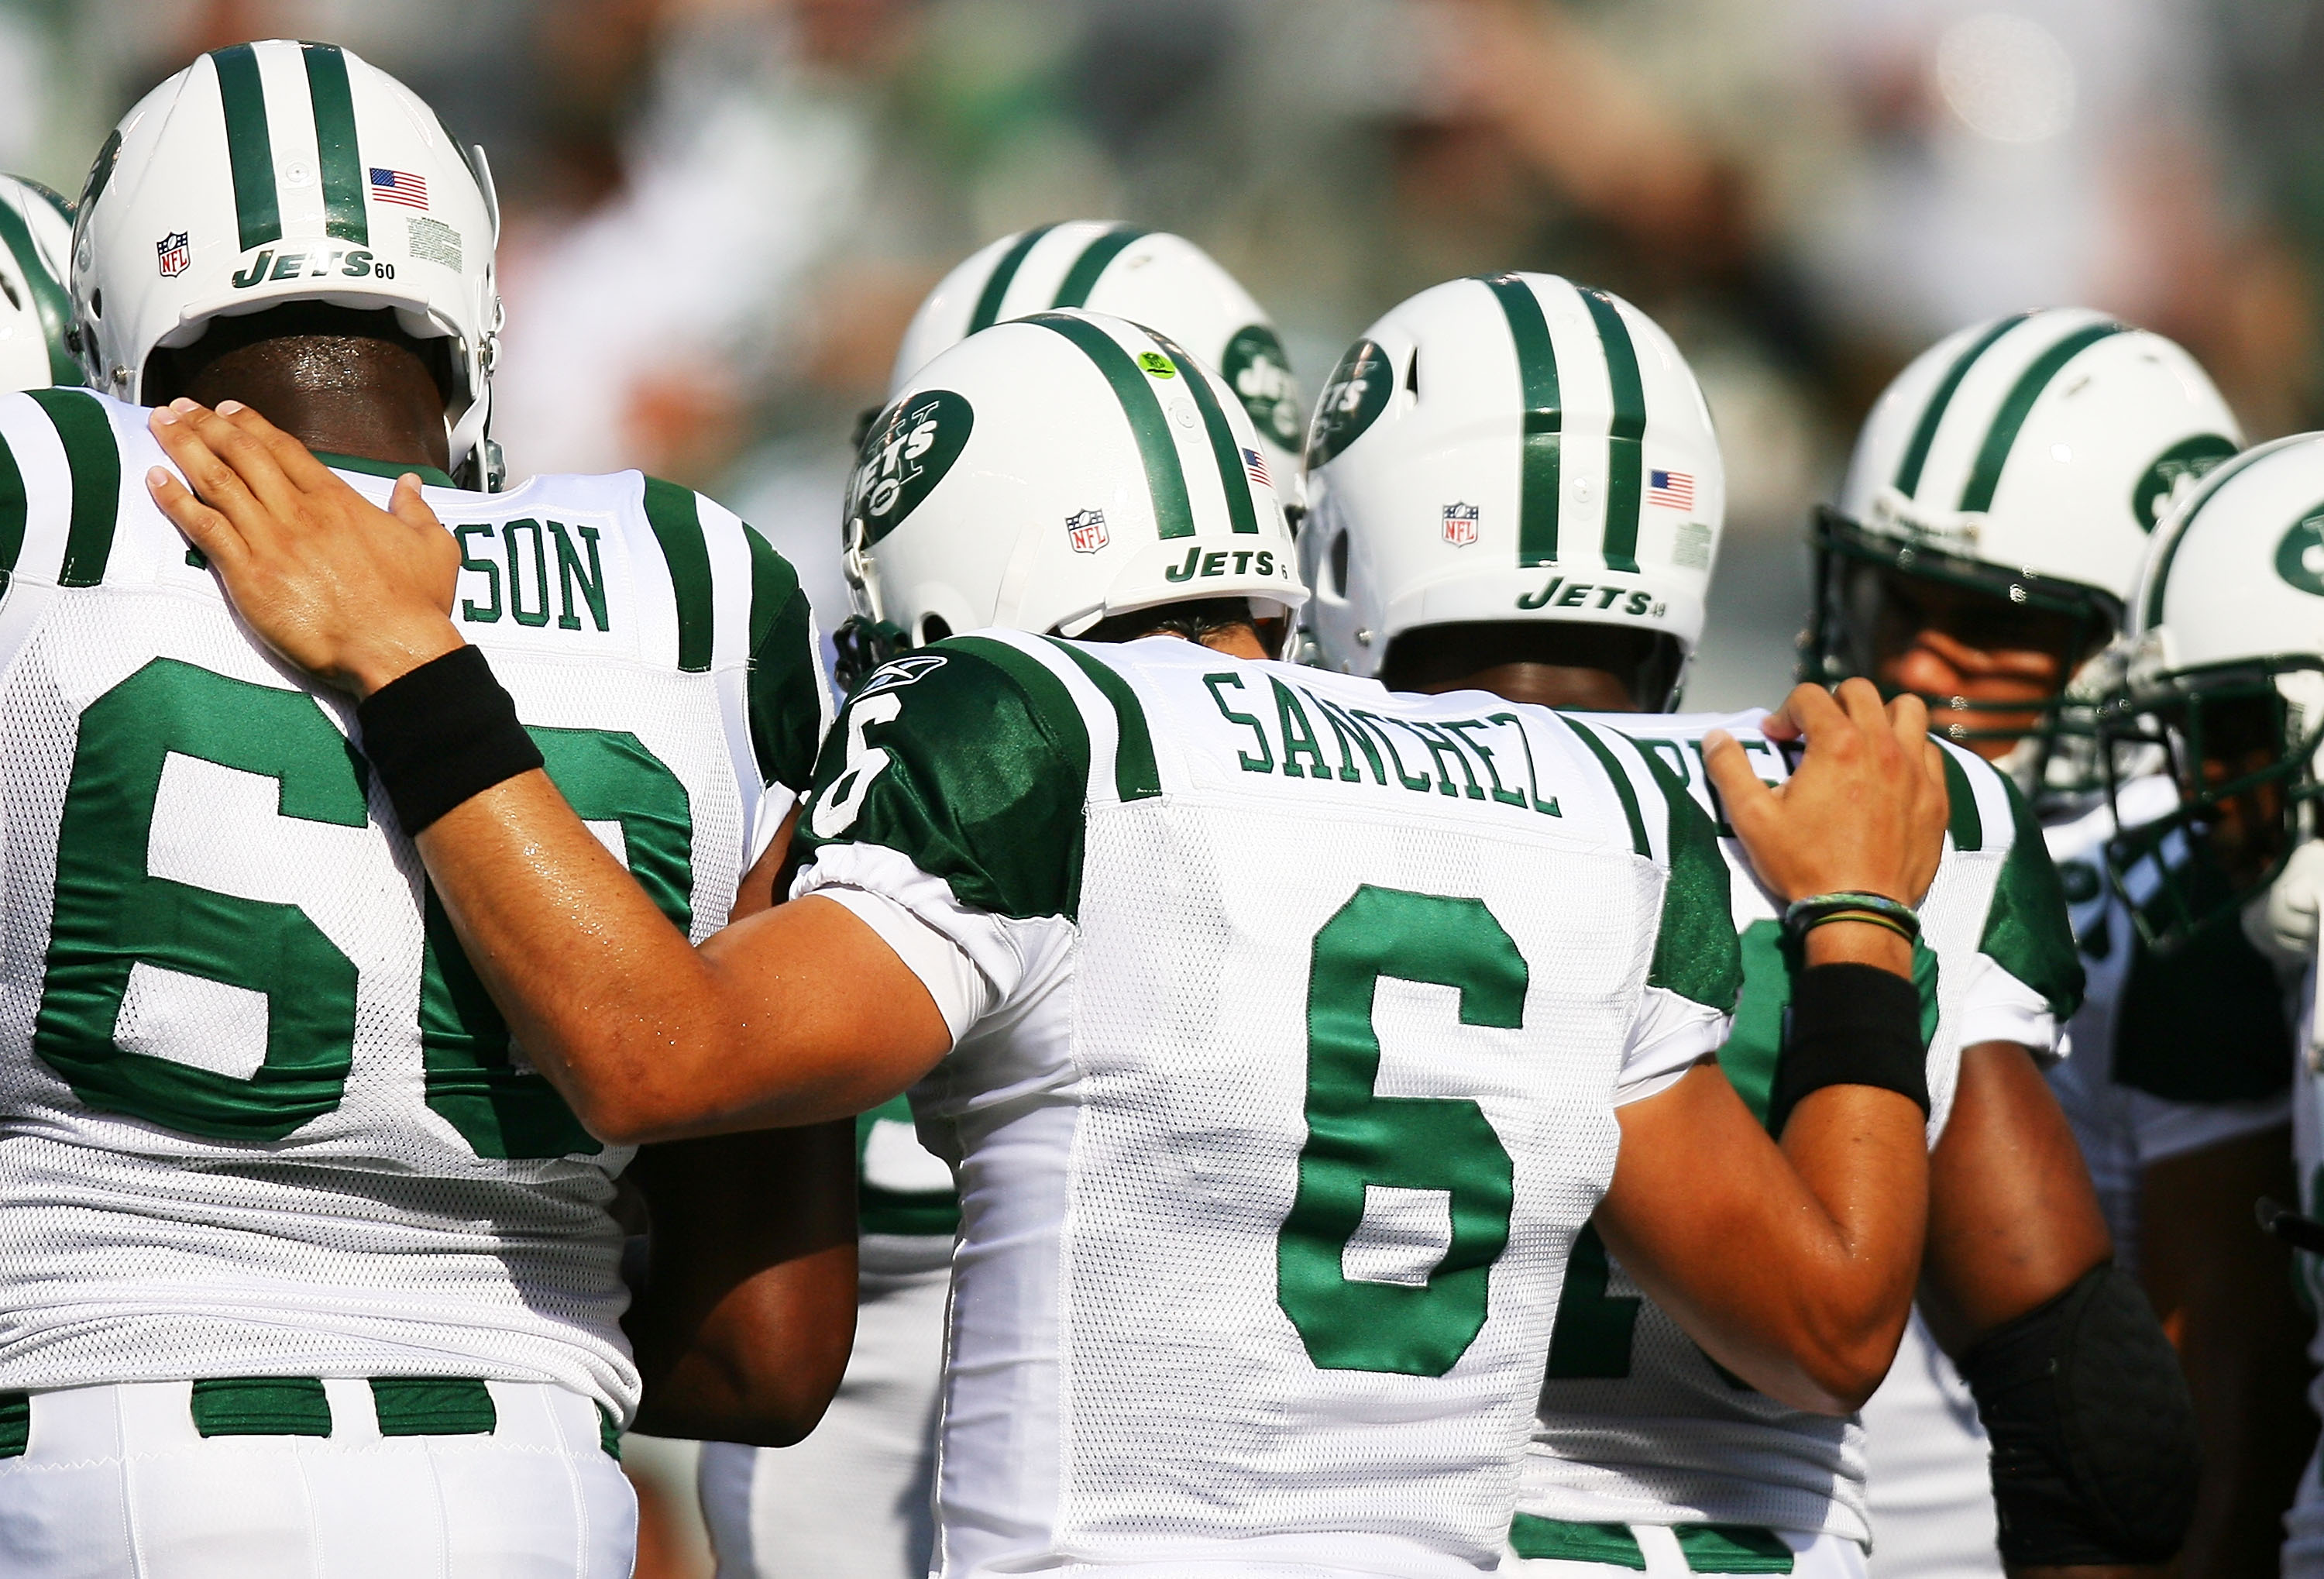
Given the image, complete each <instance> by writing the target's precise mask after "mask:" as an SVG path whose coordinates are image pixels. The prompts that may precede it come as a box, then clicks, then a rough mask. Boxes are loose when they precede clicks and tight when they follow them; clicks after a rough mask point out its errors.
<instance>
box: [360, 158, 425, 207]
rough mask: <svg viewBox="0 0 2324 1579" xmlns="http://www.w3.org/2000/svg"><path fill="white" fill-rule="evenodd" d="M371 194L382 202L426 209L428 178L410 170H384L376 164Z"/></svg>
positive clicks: (373, 169) (372, 177)
mask: <svg viewBox="0 0 2324 1579" xmlns="http://www.w3.org/2000/svg"><path fill="white" fill-rule="evenodd" d="M371 195H372V197H373V198H374V199H376V200H378V201H379V202H382V203H401V204H402V205H403V206H404V207H405V208H422V209H424V208H427V207H428V178H427V177H426V176H424V175H414V174H413V173H412V172H411V171H408V170H382V169H380V167H379V166H377V165H375V164H374V165H373V166H372V167H371Z"/></svg>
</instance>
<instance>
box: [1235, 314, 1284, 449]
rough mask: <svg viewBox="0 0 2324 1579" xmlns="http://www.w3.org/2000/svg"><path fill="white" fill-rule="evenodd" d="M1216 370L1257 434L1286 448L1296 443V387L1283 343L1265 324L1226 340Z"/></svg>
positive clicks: (1245, 330)
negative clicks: (1240, 404)
mask: <svg viewBox="0 0 2324 1579" xmlns="http://www.w3.org/2000/svg"><path fill="white" fill-rule="evenodd" d="M1219 371H1220V372H1222V373H1223V374H1226V380H1227V387H1229V388H1230V389H1231V390H1233V391H1234V392H1235V397H1236V398H1237V399H1238V400H1240V401H1241V402H1242V409H1243V410H1244V411H1249V412H1250V421H1251V426H1252V427H1254V428H1257V429H1259V437H1260V438H1262V439H1273V440H1274V441H1275V442H1276V443H1277V444H1279V445H1281V446H1282V447H1283V448H1286V449H1296V448H1298V446H1299V386H1298V384H1297V383H1296V382H1294V381H1293V379H1292V376H1291V358H1290V357H1288V356H1285V355H1284V354H1283V342H1282V341H1281V340H1279V339H1277V338H1276V337H1275V331H1274V330H1273V329H1271V328H1268V327H1267V326H1266V325H1265V324H1252V325H1251V326H1250V328H1246V329H1242V330H1240V331H1238V332H1237V333H1236V335H1235V337H1234V338H1233V339H1231V340H1229V341H1228V342H1227V348H1226V354H1225V356H1224V357H1223V358H1222V362H1221V365H1220V368H1219Z"/></svg>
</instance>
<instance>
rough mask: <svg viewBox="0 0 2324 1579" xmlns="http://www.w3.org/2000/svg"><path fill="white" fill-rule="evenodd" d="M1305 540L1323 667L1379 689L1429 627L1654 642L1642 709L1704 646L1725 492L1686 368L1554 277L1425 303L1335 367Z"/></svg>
mask: <svg viewBox="0 0 2324 1579" xmlns="http://www.w3.org/2000/svg"><path fill="white" fill-rule="evenodd" d="M1307 470H1308V488H1309V499H1310V507H1311V511H1312V513H1311V515H1310V518H1309V521H1308V524H1307V527H1306V529H1305V532H1304V533H1303V534H1302V536H1301V540H1300V541H1301V553H1302V564H1303V568H1305V570H1306V572H1307V576H1308V578H1309V580H1310V583H1311V584H1312V586H1314V601H1313V602H1311V603H1310V604H1309V605H1308V606H1307V610H1306V613H1305V615H1304V616H1303V623H1305V625H1306V627H1307V629H1308V632H1309V633H1310V635H1311V636H1312V639H1313V641H1314V644H1315V648H1316V651H1315V654H1314V656H1315V658H1316V660H1317V661H1319V662H1320V663H1321V664H1322V665H1323V667H1325V668H1329V669H1340V670H1342V671H1343V672H1345V673H1349V674H1362V675H1377V674H1379V672H1380V670H1381V669H1382V667H1383V666H1384V665H1385V663H1386V662H1387V660H1388V653H1389V651H1390V650H1391V648H1393V646H1394V645H1395V643H1396V642H1397V640H1398V639H1400V638H1402V637H1403V636H1405V635H1406V633H1409V632H1413V631H1416V630H1418V629H1420V628H1422V627H1425V626H1442V625H1454V624H1479V623H1508V622H1515V621H1537V622H1547V623H1565V624H1572V623H1591V624H1600V625H1609V626H1615V627H1618V628H1621V629H1625V630H1631V631H1638V632H1644V633H1651V634H1652V635H1654V636H1655V637H1656V638H1658V639H1659V640H1658V641H1657V642H1655V651H1656V652H1657V654H1658V656H1657V657H1656V658H1655V660H1653V661H1652V666H1651V667H1652V677H1651V679H1644V680H1642V687H1643V689H1644V690H1645V691H1646V692H1648V693H1650V694H1649V695H1646V696H1645V697H1642V701H1643V702H1644V703H1645V705H1646V706H1650V707H1666V706H1670V705H1671V704H1672V703H1673V701H1674V698H1675V697H1676V695H1677V690H1678V687H1679V684H1680V681H1681V679H1682V677H1683V670H1684V667H1685V663H1686V660H1687V659H1688V658H1689V657H1691V656H1692V653H1693V651H1694V648H1695V644H1696V643H1697V642H1700V641H1701V637H1702V623H1703V598H1704V595H1705V594H1706V593H1707V592H1708V590H1709V589H1710V585H1711V564H1712V561H1713V560H1714V559H1716V558H1717V555H1718V549H1719V533H1720V527H1721V526H1722V524H1723V523H1724V522H1725V519H1726V509H1727V485H1726V473H1725V470H1724V468H1723V467H1722V466H1721V465H1720V457H1719V440H1718V437H1717V435H1716V434H1714V433H1713V432H1712V430H1711V411H1710V408H1709V407H1708V406H1706V405H1705V404H1704V403H1703V399H1702V391H1701V388H1699V387H1698V386H1697V385H1696V383H1695V380H1694V374H1693V372H1692V369H1690V368H1689V367H1688V366H1687V365H1686V359H1685V358H1684V357H1683V356H1680V355H1679V353H1678V348H1677V346H1674V345H1673V344H1672V343H1671V339H1670V337H1669V336H1668V335H1666V334H1665V333H1664V332H1663V331H1662V329H1661V328H1660V327H1659V326H1657V325H1656V324H1655V322H1654V320H1653V319H1649V318H1647V317H1646V314H1644V313H1642V312H1640V311H1639V310H1638V309H1637V308H1635V307H1632V306H1631V305H1630V304H1629V303H1628V302H1627V301H1624V300H1621V298H1619V297H1618V296H1614V295H1611V294H1609V292H1606V291H1596V290H1591V289H1590V288H1588V287H1586V286H1579V285H1575V284H1573V283H1572V282H1569V281H1566V280H1563V279H1560V278H1558V277H1557V276H1556V275H1554V274H1522V273H1505V274H1489V275H1484V276H1481V277H1479V278H1476V279H1470V280H1455V281H1452V282H1448V283H1446V284H1443V285H1438V286H1434V287H1433V288H1431V289H1429V290H1426V291H1422V292H1421V293H1420V294H1419V295H1417V296H1415V297H1413V298H1412V299H1411V300H1408V301H1406V302H1404V303H1403V304H1402V305H1400V306H1398V307H1397V308H1395V309H1392V310H1391V311H1390V312H1389V313H1388V316H1387V317H1385V318H1383V319H1380V320H1379V322H1378V323H1376V324H1374V325H1373V326H1372V327H1371V328H1370V329H1369V331H1367V332H1366V334H1365V336H1364V337H1363V338H1362V339H1360V340H1358V341H1357V342H1356V343H1355V344H1354V345H1353V346H1351V347H1350V348H1349V350H1348V353H1347V355H1346V356H1342V358H1341V359H1340V365H1339V366H1338V367H1337V368H1336V369H1334V370H1333V374H1332V378H1331V382H1330V383H1327V384H1326V385H1325V386H1324V388H1323V397H1322V399H1321V400H1320V401H1319V402H1317V404H1316V408H1315V420H1314V427H1313V428H1312V429H1311V430H1310V432H1309V435H1308V440H1307Z"/></svg>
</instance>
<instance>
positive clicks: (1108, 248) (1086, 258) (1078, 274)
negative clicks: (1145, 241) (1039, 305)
mask: <svg viewBox="0 0 2324 1579" xmlns="http://www.w3.org/2000/svg"><path fill="white" fill-rule="evenodd" d="M1146 234H1147V233H1146V232H1145V231H1143V230H1136V229H1132V228H1131V227H1130V226H1127V225H1118V226H1114V227H1113V228H1112V229H1111V230H1109V231H1107V232H1106V233H1105V234H1104V235H1101V236H1099V237H1098V238H1097V239H1096V240H1095V241H1093V242H1091V243H1090V244H1089V245H1087V246H1085V247H1084V248H1082V255H1081V256H1079V257H1077V258H1075V259H1074V266H1073V267H1072V268H1070V269H1067V270H1066V271H1065V283H1064V284H1062V285H1060V286H1058V287H1057V299H1056V300H1055V301H1052V302H1051V303H1049V305H1050V306H1051V307H1087V306H1088V305H1089V299H1090V292H1091V291H1094V290H1096V289H1097V277H1098V276H1099V275H1100V274H1102V273H1104V272H1105V266H1106V265H1107V264H1108V263H1111V262H1113V260H1114V259H1116V258H1118V257H1120V255H1121V254H1122V250H1123V249H1124V248H1126V247H1127V246H1129V245H1130V243H1131V242H1133V241H1136V240H1137V239H1138V238H1139V236H1141V235H1146Z"/></svg>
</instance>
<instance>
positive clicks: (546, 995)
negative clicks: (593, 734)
mask: <svg viewBox="0 0 2324 1579" xmlns="http://www.w3.org/2000/svg"><path fill="white" fill-rule="evenodd" d="M419 845H420V856H421V858H422V859H423V860H424V861H425V862H426V863H427V865H428V873H429V879H430V880H431V881H432V882H434V884H435V886H436V889H437V891H438V894H439V895H440V896H441V897H442V899H443V901H444V908H445V910H446V912H447V915H449V917H450V918H451V920H452V924H453V927H454V928H455V929H456V930H457V932H458V934H459V937H460V943H461V946H462V947H463V948H464V949H465V950H466V953H467V955H468V958H469V960H470V961H471V963H473V964H474V965H475V967H476V971H477V974H479V975H480V976H481V977H482V978H483V980H484V985H485V987H486V989H487V990H488V991H489V992H490V993H492V996H493V1002H494V1003H496V1004H497V1005H498V1006H499V1008H500V1010H501V1012H502V1013H503V1015H504V1016H506V1017H507V1019H508V1021H509V1026H510V1029H511V1030H512V1032H513V1033H514V1035H515V1037H516V1039H517V1040H518V1041H519V1042H521V1044H522V1045H523V1047H524V1048H525V1051H526V1053H527V1054H528V1055H529V1056H530V1057H531V1058H532V1060H533V1062H534V1065H535V1066H536V1067H538V1068H539V1070H540V1072H541V1073H542V1074H543V1075H545V1076H547V1077H548V1078H549V1081H550V1082H551V1083H552V1084H553V1085H556V1086H557V1088H558V1092H559V1094H562V1095H563V1096H564V1098H565V1100H566V1102H567V1103H568V1104H569V1105H570V1106H571V1107H572V1108H573V1111H574V1113H575V1114H576V1116H577V1117H578V1118H579V1119H580V1120H581V1122H583V1123H584V1124H586V1125H587V1126H588V1128H589V1130H590V1131H591V1132H592V1133H594V1134H596V1135H597V1136H599V1137H600V1138H601V1139H604V1140H612V1141H615V1142H617V1143H621V1142H634V1141H639V1140H660V1139H669V1138H674V1137H675V1136H677V1135H680V1134H685V1133H702V1132H709V1131H708V1130H707V1129H705V1128H703V1127H700V1126H697V1125H693V1124H684V1123H679V1122H675V1121H676V1119H677V1116H678V1114H680V1113H684V1114H687V1115H688V1116H700V1111H701V1110H707V1112H709V1113H716V1112H718V1111H719V1110H720V1109H721V1108H722V1106H724V1105H725V1104H723V1103H721V1102H720V1100H719V1097H720V1082H719V1080H718V1077H717V1073H716V1072H717V1071H718V1070H719V1069H721V1068H725V1069H729V1070H731V1069H733V1067H735V1060H734V1059H733V1057H732V1056H731V1055H732V1053H733V1050H734V1049H733V1026H732V1021H731V1020H730V1018H729V1017H728V1015H727V1014H726V1012H725V1006H724V994H723V993H722V992H721V986H722V983H721V982H720V981H719V980H718V977H717V974H716V973H715V971H713V970H712V969H711V968H710V967H709V966H708V965H706V964H705V962H704V961H703V959H702V958H701V957H700V956H698V955H697V954H696V950H695V948H694V947H693V946H692V945H691V944H690V943H689V942H688V941H687V937H685V935H684V934H683V933H681V932H680V931H678V928H677V927H676V926H674V925H673V924H672V923H671V922H670V920H669V918H668V917H666V916H664V915H663V914H662V913H661V911H660V910H658V909H657V908H655V906H654V903H653V901H652V900H650V899H649V898H648V897H647V896H646V893H645V891H643V890H642V889H641V888H640V887H639V886H638V885H637V883H636V882H634V881H632V878H631V877H630V874H629V873H627V872H625V871H623V870H622V866H621V864H620V863H618V862H616V861H615V860H614V859H613V856H612V855H611V854H608V853H607V852H606V850H605V848H604V845H600V844H599V843H598V842H597V840H596V838H595V836H592V835H591V833H590V832H589V830H588V829H587V827H586V826H584V825H583V824H582V822H581V820H580V818H579V817H576V816H575V815H574V813H573V811H572V808H570V807H568V806H567V804H566V802H565V799H564V798H563V797H562V796H560V795H559V794H558V791H557V789H556V786H555V785H553V784H552V783H550V782H549V778H548V775H547V774H545V773H542V772H539V771H534V772H530V773H525V774H522V775H521V776H519V777H517V778H514V779H510V780H504V781H503V782H502V783H500V784H497V785H495V786H493V788H492V789H487V790H485V791H484V792H483V793H482V794H479V795H476V796H474V797H471V798H470V799H467V800H466V801H464V802H463V803H461V804H460V805H458V806H457V807H455V808H453V809H452V810H450V811H449V812H447V813H446V814H445V815H444V816H443V817H440V818H438V820H437V821H436V822H435V823H434V824H432V825H431V826H429V828H428V829H427V830H426V831H425V832H423V833H422V834H421V835H420V839H419Z"/></svg>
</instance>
